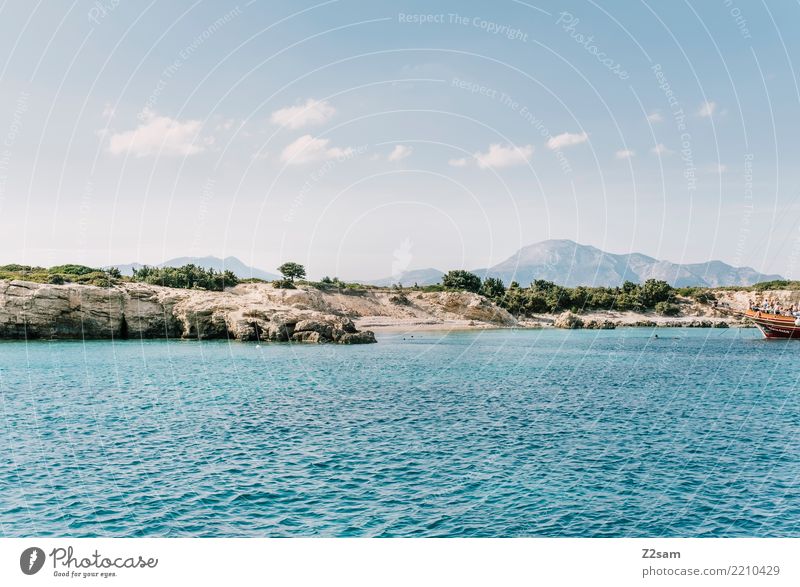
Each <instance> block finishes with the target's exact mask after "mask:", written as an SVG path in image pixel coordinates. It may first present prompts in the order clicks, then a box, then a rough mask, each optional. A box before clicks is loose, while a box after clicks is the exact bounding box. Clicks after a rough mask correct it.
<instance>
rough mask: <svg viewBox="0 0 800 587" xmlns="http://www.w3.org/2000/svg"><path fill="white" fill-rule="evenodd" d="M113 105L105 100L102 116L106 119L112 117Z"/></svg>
mask: <svg viewBox="0 0 800 587" xmlns="http://www.w3.org/2000/svg"><path fill="white" fill-rule="evenodd" d="M114 112H115V111H114V107H113V106H112V105H111V103H110V102H106V105H105V106H103V114H102V117H103V118H105V119H106V120H109V119H110V118H113V117H114Z"/></svg>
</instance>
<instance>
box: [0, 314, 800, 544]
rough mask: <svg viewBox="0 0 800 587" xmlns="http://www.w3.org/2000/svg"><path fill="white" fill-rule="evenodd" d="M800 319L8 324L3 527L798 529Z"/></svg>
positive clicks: (511, 533) (651, 532)
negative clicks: (68, 331)
mask: <svg viewBox="0 0 800 587" xmlns="http://www.w3.org/2000/svg"><path fill="white" fill-rule="evenodd" d="M799 359H800V341H780V340H771V341H767V340H764V339H763V338H762V337H761V335H760V334H759V332H758V331H757V330H755V329H735V328H730V329H697V328H691V329H679V328H670V329H663V328H660V329H649V328H629V329H625V328H622V329H617V330H601V331H597V330H577V331H563V330H475V331H460V332H433V331H430V332H416V333H409V332H406V333H403V332H393V333H381V334H378V343H377V344H373V345H362V346H337V345H303V344H287V343H262V344H255V343H239V342H233V341H230V342H229V341H179V340H173V341H165V340H126V341H115V342H112V341H86V342H82V341H31V342H24V341H19V342H12V341H5V342H0V409H1V410H2V412H1V414H0V416H1V417H0V426H1V430H0V535H1V536H4V537H23V536H64V537H93V536H108V537H142V536H148V537H160V536H164V537H187V536H192V537H212V536H213V537H255V536H262V537H284V536H286V537H291V536H306V537H311V536H329V537H343V536H351V537H362V536H363V537H528V536H530V537H566V536H569V537H650V536H652V537H667V536H675V537H736V536H741V537H776V536H780V537H788V536H792V537H797V536H800V438H798V432H800V393H798V378H799V377H800V360H799Z"/></svg>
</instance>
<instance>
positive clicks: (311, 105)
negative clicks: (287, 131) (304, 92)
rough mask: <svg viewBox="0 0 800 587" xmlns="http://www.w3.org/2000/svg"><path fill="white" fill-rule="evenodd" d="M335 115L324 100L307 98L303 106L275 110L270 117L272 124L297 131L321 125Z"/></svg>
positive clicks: (334, 111) (331, 107)
mask: <svg viewBox="0 0 800 587" xmlns="http://www.w3.org/2000/svg"><path fill="white" fill-rule="evenodd" d="M334 114H336V108H334V107H333V106H331V105H330V104H329V103H328V102H326V101H325V100H314V99H313V98H309V99H308V100H306V102H305V104H298V105H297V106H287V107H286V108H281V109H280V110H276V111H275V112H273V113H272V116H270V120H271V121H272V122H273V124H278V125H280V126H285V127H287V128H292V129H297V128H303V127H304V126H316V125H320V124H323V123H325V122H327V121H328V120H330V119H331V117H332V116H333V115H334Z"/></svg>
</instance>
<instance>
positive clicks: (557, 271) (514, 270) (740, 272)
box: [367, 239, 783, 287]
mask: <svg viewBox="0 0 800 587" xmlns="http://www.w3.org/2000/svg"><path fill="white" fill-rule="evenodd" d="M416 271H423V272H430V279H428V280H425V279H416V280H415V281H416V282H417V283H418V284H419V285H432V284H434V283H437V282H438V280H437V281H432V279H434V278H436V274H435V273H433V272H435V271H438V270H436V269H428V270H416ZM413 273H415V271H407V272H405V273H404V274H401V275H400V276H399V278H397V277H395V278H388V277H387V278H383V279H378V280H373V281H369V282H367V283H369V284H372V285H388V284H390V283H398V282H399V283H402V284H403V285H409V284H410V283H409V282H408V281H404V278H405V276H406V275H411V274H413ZM439 273H440V274H441V273H442V272H439ZM472 273H475V274H476V275H479V276H480V277H481V278H484V279H485V278H486V277H496V278H499V279H502V280H503V282H504V283H505V284H506V285H508V284H509V283H511V282H512V281H517V282H518V283H519V284H520V285H522V286H523V287H525V286H527V285H528V284H530V283H531V282H532V281H533V280H535V279H544V280H546V281H552V282H555V283H557V284H559V285H564V286H567V287H575V286H579V285H585V286H604V287H617V286H620V285H622V283H623V282H625V281H632V282H634V283H641V282H643V281H645V280H647V279H660V280H663V281H666V282H668V283H669V284H670V285H673V286H675V287H692V286H697V287H722V286H737V285H738V286H747V285H753V284H754V283H758V282H761V281H772V280H776V279H783V277H782V276H780V275H777V274H765V273H760V272H758V271H756V270H755V269H753V268H752V267H734V266H732V265H729V264H727V263H725V262H724V261H720V260H711V261H706V262H704V263H686V264H682V263H673V262H672V261H666V260H661V259H656V258H655V257H650V256H649V255H645V254H643V253H638V252H633V253H627V254H617V253H609V252H606V251H603V250H601V249H599V248H597V247H595V246H592V245H581V244H579V243H576V242H575V241H572V240H568V239H551V240H545V241H541V242H538V243H534V244H531V245H526V246H524V247H522V248H521V249H519V250H518V251H517V252H515V253H514V254H513V255H511V256H510V257H508V258H507V259H505V260H504V261H501V262H500V263H497V264H496V265H493V266H492V267H488V268H480V269H473V270H472Z"/></svg>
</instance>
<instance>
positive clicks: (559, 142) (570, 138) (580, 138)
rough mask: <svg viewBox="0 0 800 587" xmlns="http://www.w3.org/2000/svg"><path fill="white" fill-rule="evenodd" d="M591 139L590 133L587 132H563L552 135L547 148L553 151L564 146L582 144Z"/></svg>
mask: <svg viewBox="0 0 800 587" xmlns="http://www.w3.org/2000/svg"><path fill="white" fill-rule="evenodd" d="M588 140H589V135H588V134H586V133H585V132H582V133H568V132H565V133H561V134H560V135H556V136H554V137H550V139H549V140H548V141H547V148H548V149H550V150H552V151H557V150H558V149H563V148H564V147H571V146H573V145H580V144H581V143H585V142H586V141H588Z"/></svg>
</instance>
